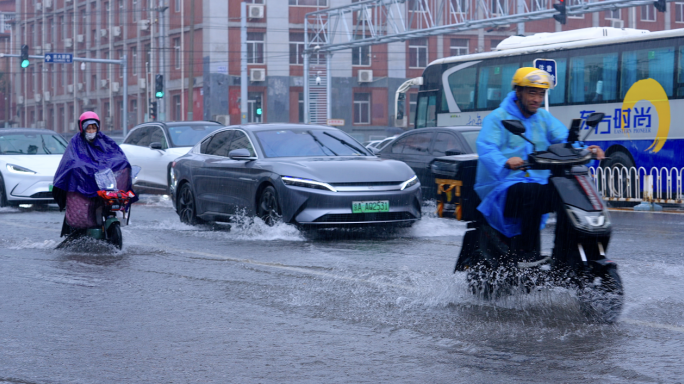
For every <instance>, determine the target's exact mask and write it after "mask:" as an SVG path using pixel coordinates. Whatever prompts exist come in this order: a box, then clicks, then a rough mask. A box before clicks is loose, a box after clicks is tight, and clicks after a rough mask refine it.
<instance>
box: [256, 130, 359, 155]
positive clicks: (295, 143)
mask: <svg viewBox="0 0 684 384" xmlns="http://www.w3.org/2000/svg"><path fill="white" fill-rule="evenodd" d="M255 134H256V137H257V139H258V140H259V143H260V144H261V148H262V149H263V151H264V155H266V157H298V156H303V157H307V156H370V154H369V153H368V151H366V150H365V149H364V148H363V145H361V144H360V143H358V142H357V141H356V140H354V139H353V138H351V137H350V136H347V135H346V134H344V133H342V132H338V131H329V130H322V129H279V130H272V131H257V132H255Z"/></svg>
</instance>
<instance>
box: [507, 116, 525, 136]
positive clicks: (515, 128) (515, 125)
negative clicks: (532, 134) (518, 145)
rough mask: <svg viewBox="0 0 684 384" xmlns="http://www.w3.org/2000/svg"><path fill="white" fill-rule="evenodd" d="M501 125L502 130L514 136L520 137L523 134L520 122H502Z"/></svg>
mask: <svg viewBox="0 0 684 384" xmlns="http://www.w3.org/2000/svg"><path fill="white" fill-rule="evenodd" d="M502 123H503V126H504V128H506V129H507V130H508V132H510V133H512V134H514V135H517V136H521V135H522V134H523V133H525V126H524V125H523V123H522V122H521V121H520V120H503V121H502Z"/></svg>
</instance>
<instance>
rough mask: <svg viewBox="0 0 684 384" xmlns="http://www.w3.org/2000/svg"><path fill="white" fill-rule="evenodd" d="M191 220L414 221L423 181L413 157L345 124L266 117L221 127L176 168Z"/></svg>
mask: <svg viewBox="0 0 684 384" xmlns="http://www.w3.org/2000/svg"><path fill="white" fill-rule="evenodd" d="M171 181H172V185H171V190H172V193H173V203H174V207H175V208H176V212H177V213H178V215H179V216H180V219H181V221H182V222H184V223H188V224H196V223H198V222H202V221H230V219H231V217H232V216H235V215H243V214H244V215H249V216H258V217H260V218H262V219H263V220H264V221H265V222H266V223H267V224H269V225H272V224H273V223H275V222H277V221H283V222H285V223H293V224H296V225H298V226H302V227H319V228H320V227H330V226H333V227H335V226H349V225H399V226H409V225H411V224H412V223H413V222H415V221H416V220H418V219H420V215H421V205H420V201H421V199H420V183H419V181H418V178H417V177H416V175H415V173H414V172H413V170H411V168H410V167H409V166H407V165H406V164H404V163H402V162H400V161H395V160H384V159H380V158H377V157H376V156H374V155H373V154H371V153H370V152H369V151H368V150H367V149H365V148H364V147H363V146H362V145H361V144H360V143H358V142H357V141H356V140H354V139H353V138H352V137H350V136H349V135H347V134H346V133H344V132H343V131H341V130H339V129H336V128H331V127H325V126H316V125H294V124H260V125H244V126H231V127H227V128H224V129H220V130H217V131H215V132H213V133H212V134H210V135H209V136H207V137H206V138H205V139H204V140H202V141H201V142H200V143H198V144H197V145H195V146H194V147H193V148H192V149H191V150H190V151H189V152H188V153H187V154H186V155H184V156H182V157H180V158H178V159H177V160H176V161H175V162H174V164H173V167H172V169H171Z"/></svg>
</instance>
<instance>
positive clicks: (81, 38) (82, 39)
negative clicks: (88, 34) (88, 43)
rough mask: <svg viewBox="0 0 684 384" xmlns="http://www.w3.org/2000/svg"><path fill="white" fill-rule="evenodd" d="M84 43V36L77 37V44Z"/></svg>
mask: <svg viewBox="0 0 684 384" xmlns="http://www.w3.org/2000/svg"><path fill="white" fill-rule="evenodd" d="M83 41H85V36H83V35H76V42H77V43H82V42H83Z"/></svg>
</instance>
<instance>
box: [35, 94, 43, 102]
mask: <svg viewBox="0 0 684 384" xmlns="http://www.w3.org/2000/svg"><path fill="white" fill-rule="evenodd" d="M33 99H34V100H35V101H36V103H40V99H42V97H41V96H40V93H36V94H35V95H33Z"/></svg>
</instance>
